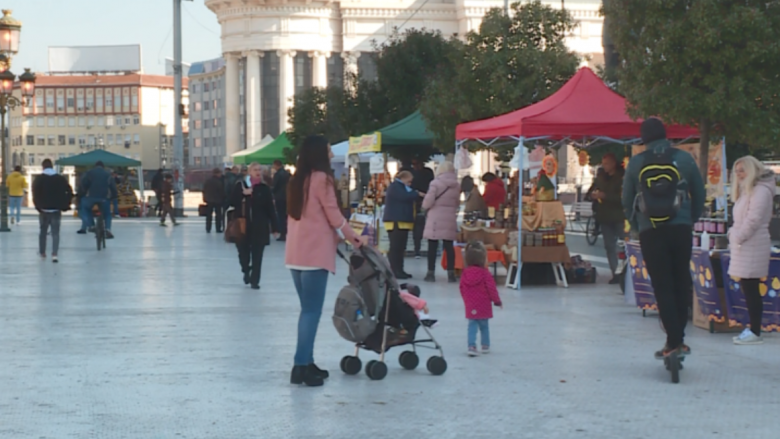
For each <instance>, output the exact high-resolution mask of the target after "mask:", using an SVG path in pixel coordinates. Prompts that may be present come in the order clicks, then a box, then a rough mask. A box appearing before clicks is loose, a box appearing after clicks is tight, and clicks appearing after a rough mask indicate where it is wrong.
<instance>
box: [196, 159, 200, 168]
mask: <svg viewBox="0 0 780 439" xmlns="http://www.w3.org/2000/svg"><path fill="white" fill-rule="evenodd" d="M195 164H196V165H197V166H200V157H195Z"/></svg>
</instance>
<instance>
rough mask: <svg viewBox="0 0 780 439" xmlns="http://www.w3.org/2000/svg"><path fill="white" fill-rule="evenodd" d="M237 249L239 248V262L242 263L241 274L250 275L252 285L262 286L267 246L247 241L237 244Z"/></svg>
mask: <svg viewBox="0 0 780 439" xmlns="http://www.w3.org/2000/svg"><path fill="white" fill-rule="evenodd" d="M236 248H238V262H240V263H241V272H242V273H244V274H249V283H250V284H252V285H260V274H261V271H262V269H263V251H264V250H265V246H264V245H261V244H257V243H253V242H252V241H251V240H250V239H246V240H243V241H241V242H238V243H236Z"/></svg>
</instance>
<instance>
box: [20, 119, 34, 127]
mask: <svg viewBox="0 0 780 439" xmlns="http://www.w3.org/2000/svg"><path fill="white" fill-rule="evenodd" d="M33 125H34V124H33V118H32V117H30V116H28V117H25V118H24V124H23V125H22V126H25V127H32V126H33Z"/></svg>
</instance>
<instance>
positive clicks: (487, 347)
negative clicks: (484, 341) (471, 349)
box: [482, 346, 490, 355]
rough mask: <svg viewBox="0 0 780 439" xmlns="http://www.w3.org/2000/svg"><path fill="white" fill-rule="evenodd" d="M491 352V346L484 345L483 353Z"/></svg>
mask: <svg viewBox="0 0 780 439" xmlns="http://www.w3.org/2000/svg"><path fill="white" fill-rule="evenodd" d="M489 353H490V346H482V354H483V355H484V354H489Z"/></svg>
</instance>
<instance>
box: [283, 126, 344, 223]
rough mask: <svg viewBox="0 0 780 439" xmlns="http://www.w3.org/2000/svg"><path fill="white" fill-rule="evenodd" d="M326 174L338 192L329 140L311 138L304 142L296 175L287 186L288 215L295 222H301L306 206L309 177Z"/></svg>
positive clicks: (299, 152) (299, 153)
mask: <svg viewBox="0 0 780 439" xmlns="http://www.w3.org/2000/svg"><path fill="white" fill-rule="evenodd" d="M317 171H319V172H324V173H325V174H326V175H327V176H328V181H329V182H330V184H331V185H332V186H333V190H334V191H335V190H336V184H335V182H334V180H333V175H332V171H331V168H330V157H329V156H328V139H326V138H325V137H323V136H309V137H307V138H306V139H305V140H304V141H303V145H301V150H300V151H298V162H297V163H296V164H295V174H294V175H293V176H292V178H290V183H289V184H288V186H287V214H288V215H290V217H292V218H293V219H295V220H300V219H301V216H302V215H303V208H304V206H305V205H306V194H307V193H308V192H309V177H310V176H311V174H312V172H317Z"/></svg>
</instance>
